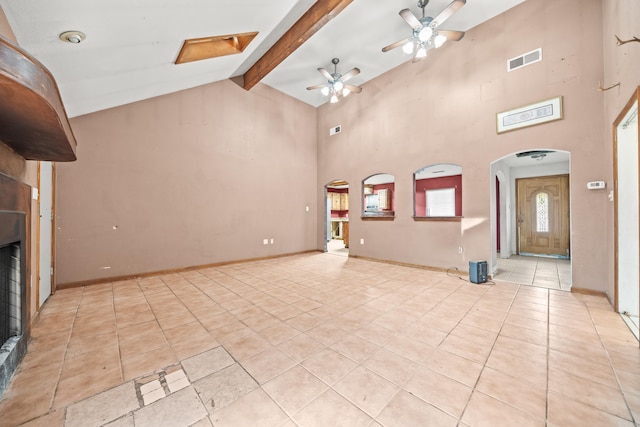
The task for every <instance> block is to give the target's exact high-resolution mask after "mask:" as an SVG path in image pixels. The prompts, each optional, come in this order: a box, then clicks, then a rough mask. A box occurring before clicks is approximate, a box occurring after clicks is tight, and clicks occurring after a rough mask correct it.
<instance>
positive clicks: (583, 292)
mask: <svg viewBox="0 0 640 427" xmlns="http://www.w3.org/2000/svg"><path fill="white" fill-rule="evenodd" d="M571 292H572V293H576V294H581V295H594V296H597V297H605V298H607V300H609V297H608V296H607V294H606V293H605V292H602V291H594V290H593V289H586V288H574V287H573V286H572V287H571Z"/></svg>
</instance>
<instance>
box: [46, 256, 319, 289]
mask: <svg viewBox="0 0 640 427" xmlns="http://www.w3.org/2000/svg"><path fill="white" fill-rule="evenodd" d="M314 252H322V251H320V250H318V249H310V250H308V251H300V252H291V253H286V254H280V255H270V256H265V257H258V258H245V259H238V260H232V261H222V262H215V263H211V264H204V265H194V266H190V267H182V268H171V269H168V270H157V271H150V272H147V273H138V274H127V275H124V276H114V277H103V278H100V279H90V280H81V281H79V282H69V283H61V284H59V285H57V286H56V290H62V289H72V288H81V287H83V286H91V285H101V284H104V283H110V282H120V281H124V280H133V279H140V278H143V277H151V276H160V275H165V274H175V273H182V272H185V271H193V270H200V269H203V268H213V267H222V266H225V265H233V264H242V263H244V262H253V261H264V260H269V259H276V258H284V257H288V256H294V255H302V254H309V253H314Z"/></svg>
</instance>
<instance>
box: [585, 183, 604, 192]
mask: <svg viewBox="0 0 640 427" xmlns="http://www.w3.org/2000/svg"><path fill="white" fill-rule="evenodd" d="M605 186H606V185H605V183H604V181H591V182H587V188H588V189H589V190H601V189H603V188H604V187H605Z"/></svg>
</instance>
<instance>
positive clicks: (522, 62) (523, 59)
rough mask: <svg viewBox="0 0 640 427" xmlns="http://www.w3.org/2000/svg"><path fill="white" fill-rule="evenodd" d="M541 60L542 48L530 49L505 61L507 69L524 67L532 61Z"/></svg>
mask: <svg viewBox="0 0 640 427" xmlns="http://www.w3.org/2000/svg"><path fill="white" fill-rule="evenodd" d="M538 61H542V48H541V47H540V48H538V49H536V50H532V51H531V52H527V53H525V54H524V55H520V56H517V57H515V58H512V59H510V60H508V61H507V71H513V70H517V69H518V68H522V67H526V66H527V65H530V64H533V63H534V62H538Z"/></svg>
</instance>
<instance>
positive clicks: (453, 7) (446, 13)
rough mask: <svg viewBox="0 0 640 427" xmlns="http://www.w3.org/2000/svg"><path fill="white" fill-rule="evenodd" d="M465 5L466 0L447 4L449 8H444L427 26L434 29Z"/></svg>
mask: <svg viewBox="0 0 640 427" xmlns="http://www.w3.org/2000/svg"><path fill="white" fill-rule="evenodd" d="M466 3H467V0H453V1H452V2H451V3H449V6H447V7H445V8H444V10H443V11H442V12H440V14H439V15H438V16H436V17H435V18H433V21H431V24H429V25H430V26H431V27H433V28H435V27H437V26H438V25H440V24H442V23H443V22H444V21H446V20H447V19H449V18H451V15H453V14H454V13H456V12H457V11H458V9H460V8H461V7H462V6H464V5H465V4H466Z"/></svg>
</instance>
